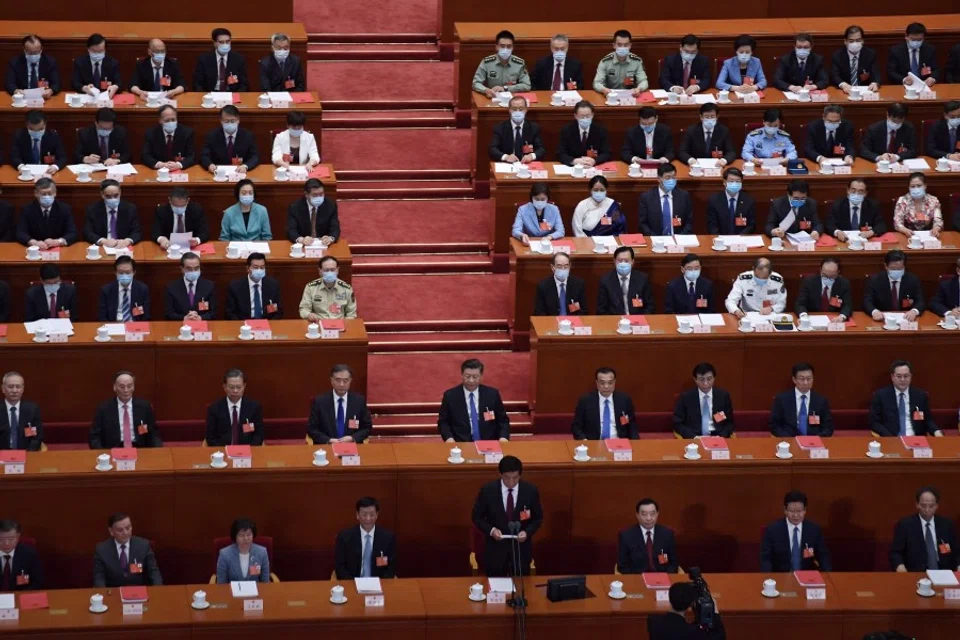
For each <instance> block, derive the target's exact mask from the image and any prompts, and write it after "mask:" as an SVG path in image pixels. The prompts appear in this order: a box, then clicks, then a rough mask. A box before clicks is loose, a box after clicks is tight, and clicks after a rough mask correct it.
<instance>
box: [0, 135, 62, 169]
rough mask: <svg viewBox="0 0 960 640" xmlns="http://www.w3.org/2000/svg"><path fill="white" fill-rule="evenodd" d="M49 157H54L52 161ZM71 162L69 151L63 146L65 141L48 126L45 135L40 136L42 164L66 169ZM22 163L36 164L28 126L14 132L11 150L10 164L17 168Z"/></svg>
mask: <svg viewBox="0 0 960 640" xmlns="http://www.w3.org/2000/svg"><path fill="white" fill-rule="evenodd" d="M48 157H52V158H53V162H52V163H48V162H47V158H48ZM69 162H70V161H69V160H68V159H67V152H66V150H65V149H64V148H63V141H62V140H61V139H60V136H59V135H58V134H57V132H56V131H55V130H53V129H51V128H50V127H49V126H48V127H47V129H46V132H45V133H44V134H43V137H42V138H40V164H55V165H57V166H58V167H60V168H61V169H65V168H66V166H67V164H69ZM22 164H34V162H33V141H32V140H31V139H30V134H29V133H27V128H26V127H23V128H22V129H17V132H16V133H15V134H13V147H12V148H11V150H10V166H12V167H13V168H14V169H16V168H17V167H19V166H20V165H22Z"/></svg>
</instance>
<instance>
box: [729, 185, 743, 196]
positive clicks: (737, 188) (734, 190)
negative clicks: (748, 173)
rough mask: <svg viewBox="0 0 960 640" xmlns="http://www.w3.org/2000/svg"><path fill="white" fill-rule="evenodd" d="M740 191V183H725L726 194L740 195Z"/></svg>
mask: <svg viewBox="0 0 960 640" xmlns="http://www.w3.org/2000/svg"><path fill="white" fill-rule="evenodd" d="M740 189H743V183H742V182H728V183H727V193H731V194H735V193H740Z"/></svg>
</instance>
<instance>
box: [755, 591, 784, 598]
mask: <svg viewBox="0 0 960 640" xmlns="http://www.w3.org/2000/svg"><path fill="white" fill-rule="evenodd" d="M760 595H762V596H763V597H764V598H779V597H780V592H779V591H774V592H773V593H764V591H763V589H761V590H760Z"/></svg>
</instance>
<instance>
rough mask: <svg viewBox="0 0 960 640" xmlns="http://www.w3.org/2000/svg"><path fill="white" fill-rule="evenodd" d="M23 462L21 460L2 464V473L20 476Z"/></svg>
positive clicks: (22, 470)
mask: <svg viewBox="0 0 960 640" xmlns="http://www.w3.org/2000/svg"><path fill="white" fill-rule="evenodd" d="M24 466H25V465H24V464H23V463H22V462H14V463H11V464H5V465H3V474H4V475H7V476H22V475H23V472H24Z"/></svg>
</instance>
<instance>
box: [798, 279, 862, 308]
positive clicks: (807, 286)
mask: <svg viewBox="0 0 960 640" xmlns="http://www.w3.org/2000/svg"><path fill="white" fill-rule="evenodd" d="M822 297H823V287H822V286H821V284H820V274H819V273H818V274H816V275H812V276H807V277H806V278H804V279H803V282H801V283H800V293H799V295H798V296H797V304H796V306H795V307H794V310H795V311H796V312H797V313H798V314H799V313H810V312H811V311H828V312H830V313H842V314H843V315H844V316H846V317H847V318H849V317H850V316H851V315H853V293H852V292H851V291H850V281H849V280H847V279H846V278H844V277H843V276H837V281H836V282H834V283H833V287H832V288H831V289H830V301H832V300H833V299H834V298H839V301H840V304H839V305H833V304H831V305H829V306H828V308H826V309H823V308H821V304H820V303H821V302H822V300H821V298H822Z"/></svg>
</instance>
